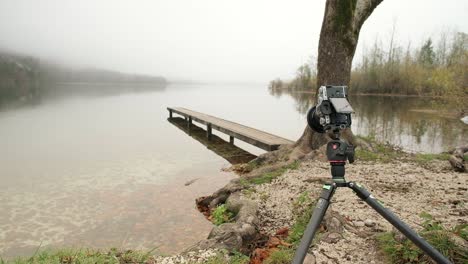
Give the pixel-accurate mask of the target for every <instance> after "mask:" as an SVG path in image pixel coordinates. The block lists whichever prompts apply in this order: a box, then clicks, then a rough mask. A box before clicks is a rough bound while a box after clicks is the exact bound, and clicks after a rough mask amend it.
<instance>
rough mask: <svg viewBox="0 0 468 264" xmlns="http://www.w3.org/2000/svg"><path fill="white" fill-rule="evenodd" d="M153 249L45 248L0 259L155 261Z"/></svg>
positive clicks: (51, 263) (35, 263)
mask: <svg viewBox="0 0 468 264" xmlns="http://www.w3.org/2000/svg"><path fill="white" fill-rule="evenodd" d="M152 251H153V250H151V251H146V252H144V251H132V250H127V251H121V250H117V249H115V248H113V249H110V250H109V251H99V250H94V249H61V250H56V251H52V250H44V251H40V252H38V253H36V254H35V255H34V256H32V257H29V258H17V259H15V260H13V261H9V262H6V261H4V260H2V259H0V263H1V264H5V263H16V264H23V263H24V264H26V263H27V264H55V263H56V264H66V263H70V264H72V263H77V264H78V263H109V264H112V263H153V262H154V257H153V255H152Z"/></svg>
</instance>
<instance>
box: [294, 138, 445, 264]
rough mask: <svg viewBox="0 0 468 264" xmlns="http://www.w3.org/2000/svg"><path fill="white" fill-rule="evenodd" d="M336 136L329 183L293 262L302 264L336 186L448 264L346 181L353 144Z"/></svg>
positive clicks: (329, 149)
mask: <svg viewBox="0 0 468 264" xmlns="http://www.w3.org/2000/svg"><path fill="white" fill-rule="evenodd" d="M338 136H339V135H336V138H335V140H331V141H330V142H329V143H328V144H327V158H328V161H329V162H330V165H331V175H332V183H329V184H325V185H324V186H323V190H322V193H321V195H320V198H319V200H318V202H317V206H316V207H315V209H314V211H313V213H312V217H311V218H310V221H309V224H308V225H307V228H306V230H305V232H304V235H303V237H302V239H301V243H300V244H299V247H298V249H297V250H296V254H295V255H294V259H293V262H292V263H293V264H302V262H303V261H304V258H305V256H306V254H307V250H308V249H309V246H310V243H311V242H312V240H313V238H314V235H315V232H316V231H317V229H318V227H319V225H320V223H321V222H322V220H323V217H324V216H325V213H326V211H327V209H328V206H329V204H330V201H331V199H332V197H333V194H335V191H336V189H337V188H339V187H348V188H351V189H352V190H353V191H354V193H355V194H356V195H357V196H358V197H359V198H361V199H362V200H363V201H364V202H366V203H367V204H368V205H370V206H371V207H372V208H373V209H374V210H375V211H377V212H378V213H379V214H380V215H381V216H383V217H384V218H385V219H387V221H388V222H390V223H391V224H392V225H393V226H394V227H396V228H397V229H398V230H399V231H400V232H401V233H403V235H405V236H406V237H407V238H409V239H410V240H411V241H412V242H413V243H414V244H415V245H416V246H418V247H419V248H420V249H421V250H423V251H424V252H425V253H426V254H427V255H428V256H429V257H431V258H432V259H433V260H434V261H436V262H437V263H444V264H446V263H451V262H450V261H449V260H448V259H447V258H446V257H444V255H442V254H441V253H440V252H439V251H437V250H436V249H435V248H433V247H432V246H431V245H430V244H429V243H427V242H426V241H425V240H424V239H423V238H421V237H420V236H419V235H418V234H417V233H416V232H415V231H413V230H412V229H411V228H410V227H409V226H408V225H406V224H405V223H404V222H403V221H401V220H400V219H399V218H398V217H397V216H396V215H395V214H393V213H392V212H391V211H390V210H389V209H387V208H385V207H384V206H383V205H382V204H381V203H380V202H379V201H378V200H377V199H375V198H374V197H373V196H372V194H371V193H370V192H369V191H367V190H366V189H364V187H362V186H361V185H360V184H358V183H356V182H346V180H345V178H344V175H345V164H346V160H349V162H350V163H352V162H354V147H353V146H351V145H348V144H347V143H346V142H344V141H342V140H340V139H339V137H338Z"/></svg>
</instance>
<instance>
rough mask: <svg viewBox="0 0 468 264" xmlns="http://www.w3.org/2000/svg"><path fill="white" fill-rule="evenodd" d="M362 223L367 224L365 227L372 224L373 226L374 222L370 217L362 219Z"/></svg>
mask: <svg viewBox="0 0 468 264" xmlns="http://www.w3.org/2000/svg"><path fill="white" fill-rule="evenodd" d="M364 225H365V226H367V227H373V226H375V222H374V221H372V220H370V219H366V220H365V221H364Z"/></svg>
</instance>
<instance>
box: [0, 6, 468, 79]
mask: <svg viewBox="0 0 468 264" xmlns="http://www.w3.org/2000/svg"><path fill="white" fill-rule="evenodd" d="M324 6H325V0H294V1H292V0H289V1H286V0H283V1H275V0H231V1H227V0H165V1H163V0H135V1H130V0H127V1H123V0H75V1H70V0H40V1H38V0H0V47H3V48H7V49H10V50H15V51H18V52H22V53H27V54H32V55H36V56H40V57H43V58H48V59H54V60H58V61H61V62H66V63H68V64H72V65H79V66H92V67H98V68H106V69H112V70H118V71H123V72H131V73H145V74H153V75H163V76H165V77H168V78H169V79H191V80H200V81H238V82H248V81H256V82H267V81H268V80H271V79H274V78H276V77H282V78H288V77H291V76H292V75H293V73H294V72H295V69H296V68H297V67H298V66H299V65H300V64H301V63H304V62H306V61H307V60H308V58H309V57H310V55H314V54H317V45H318V39H319V33H320V27H321V22H322V18H323V13H324ZM467 15H468V1H466V0H445V1H441V0H439V1H436V0H411V1H409V0H385V1H383V3H382V4H380V5H379V7H377V9H376V11H374V13H373V14H372V15H371V17H370V18H369V19H368V20H367V21H366V22H365V24H364V26H363V28H362V31H361V37H360V40H359V46H358V53H359V52H361V51H362V48H363V44H367V45H368V46H369V45H371V43H372V42H373V41H374V39H375V38H376V36H379V37H380V38H381V39H383V41H384V42H385V40H388V36H389V35H390V32H391V28H392V25H393V23H394V21H396V28H397V35H398V41H401V42H407V41H408V40H411V41H412V43H415V44H419V43H421V42H422V40H423V39H424V38H427V37H429V36H434V37H436V36H435V35H437V33H438V32H439V31H440V30H443V29H449V30H457V31H463V32H468V19H467Z"/></svg>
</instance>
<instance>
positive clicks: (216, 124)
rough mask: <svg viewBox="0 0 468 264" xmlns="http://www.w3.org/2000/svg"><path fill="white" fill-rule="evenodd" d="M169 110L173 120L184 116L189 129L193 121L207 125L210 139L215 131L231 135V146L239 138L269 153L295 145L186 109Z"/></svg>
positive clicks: (255, 130)
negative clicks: (282, 146)
mask: <svg viewBox="0 0 468 264" xmlns="http://www.w3.org/2000/svg"><path fill="white" fill-rule="evenodd" d="M167 110H168V111H169V118H172V117H173V114H174V113H175V114H178V115H180V116H183V117H184V118H185V120H186V121H187V126H188V127H189V128H190V125H191V124H192V122H193V121H196V122H198V123H201V124H203V125H206V134H207V137H208V139H210V138H211V135H212V130H213V129H215V130H218V131H220V132H223V133H225V134H227V135H229V142H230V143H231V144H233V143H234V138H237V139H240V140H242V141H244V142H247V143H249V144H252V145H254V146H256V147H259V148H261V149H264V150H267V151H272V150H276V149H278V147H279V146H280V145H285V144H293V143H294V142H293V141H291V140H289V139H285V138H282V137H278V136H275V135H273V134H270V133H267V132H264V131H261V130H258V129H255V128H252V127H248V126H244V125H241V124H238V123H235V122H231V121H228V120H224V119H221V118H218V117H214V116H211V115H207V114H203V113H200V112H196V111H193V110H189V109H186V108H182V107H168V108H167Z"/></svg>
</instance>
